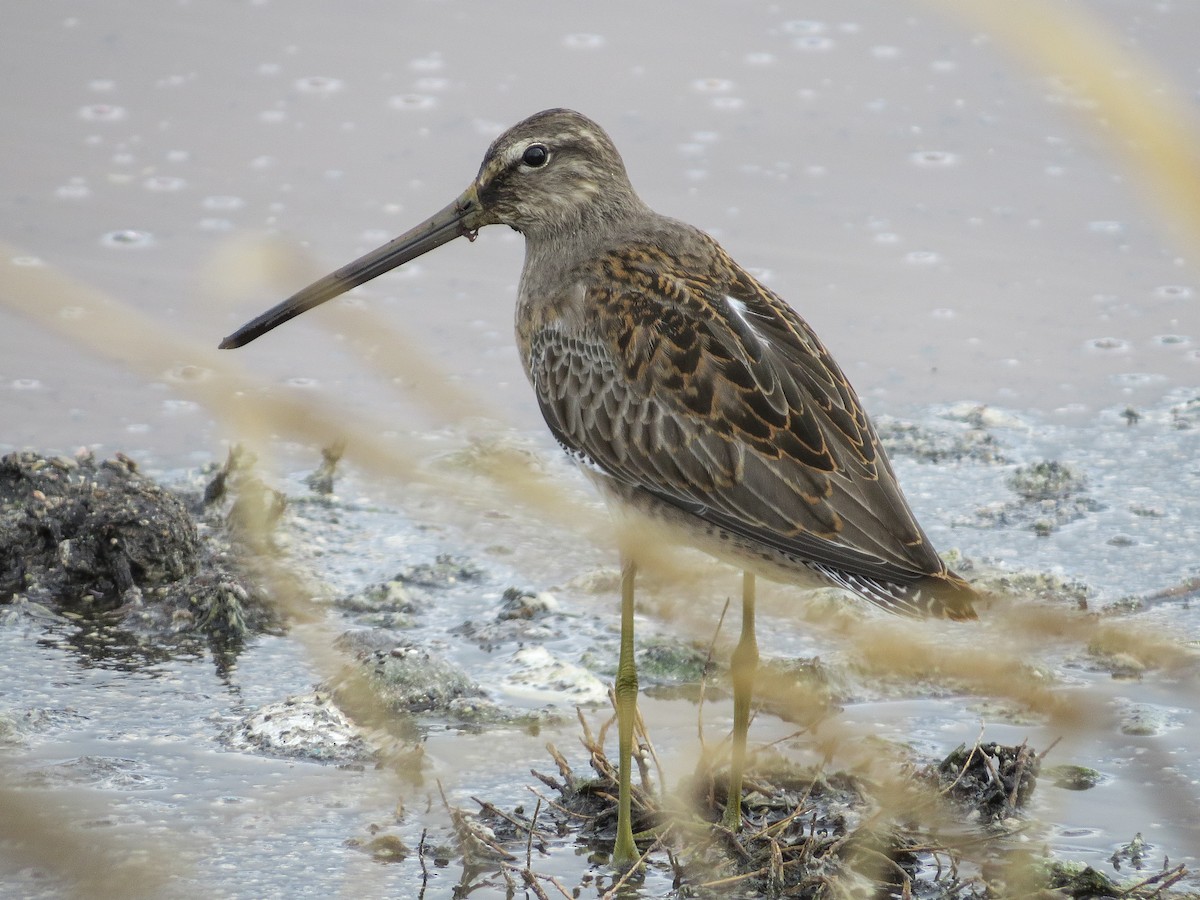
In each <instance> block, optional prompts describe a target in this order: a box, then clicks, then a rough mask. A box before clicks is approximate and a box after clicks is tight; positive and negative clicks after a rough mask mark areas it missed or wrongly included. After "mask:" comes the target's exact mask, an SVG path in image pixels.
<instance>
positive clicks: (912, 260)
mask: <svg viewBox="0 0 1200 900" xmlns="http://www.w3.org/2000/svg"><path fill="white" fill-rule="evenodd" d="M904 261H905V262H906V263H908V264H909V265H910V266H932V265H936V264H937V263H940V262H941V261H942V255H941V254H940V253H937V252H935V251H933V250H913V251H911V252H909V253H905V254H904Z"/></svg>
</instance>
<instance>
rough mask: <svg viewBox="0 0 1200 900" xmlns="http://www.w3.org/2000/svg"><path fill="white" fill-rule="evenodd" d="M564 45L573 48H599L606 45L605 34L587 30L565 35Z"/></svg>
mask: <svg viewBox="0 0 1200 900" xmlns="http://www.w3.org/2000/svg"><path fill="white" fill-rule="evenodd" d="M563 46H565V47H567V48H569V49H571V50H599V49H600V48H601V47H603V46H604V35H602V34H587V33H585V32H579V33H576V34H568V35H564V36H563Z"/></svg>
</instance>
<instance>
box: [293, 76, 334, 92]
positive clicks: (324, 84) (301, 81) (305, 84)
mask: <svg viewBox="0 0 1200 900" xmlns="http://www.w3.org/2000/svg"><path fill="white" fill-rule="evenodd" d="M295 86H296V90H298V91H299V92H300V93H302V94H318V95H321V96H326V97H327V96H329V95H330V94H336V93H337V92H338V91H340V90H341V89H342V88H343V87H345V83H344V82H343V81H342V80H341V79H340V78H330V77H328V76H326V75H306V76H304V77H303V78H297V79H296V81H295Z"/></svg>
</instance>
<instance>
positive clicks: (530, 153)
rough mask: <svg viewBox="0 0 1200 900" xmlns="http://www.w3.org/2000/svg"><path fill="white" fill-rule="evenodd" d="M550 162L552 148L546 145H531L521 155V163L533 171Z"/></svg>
mask: <svg viewBox="0 0 1200 900" xmlns="http://www.w3.org/2000/svg"><path fill="white" fill-rule="evenodd" d="M549 161H550V148H549V147H547V146H546V145H545V144H530V145H529V146H528V147H526V148H525V152H524V153H523V154H521V162H522V163H524V164H525V165H527V166H529V168H531V169H540V168H541V167H542V166H544V165H545V164H546V163H547V162H549Z"/></svg>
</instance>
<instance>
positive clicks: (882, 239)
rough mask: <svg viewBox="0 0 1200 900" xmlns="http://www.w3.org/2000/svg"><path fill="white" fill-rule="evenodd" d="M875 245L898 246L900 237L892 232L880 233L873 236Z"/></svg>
mask: <svg viewBox="0 0 1200 900" xmlns="http://www.w3.org/2000/svg"><path fill="white" fill-rule="evenodd" d="M875 243H877V244H898V243H900V235H898V234H896V232H894V231H881V232H879V234H877V235H875Z"/></svg>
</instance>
